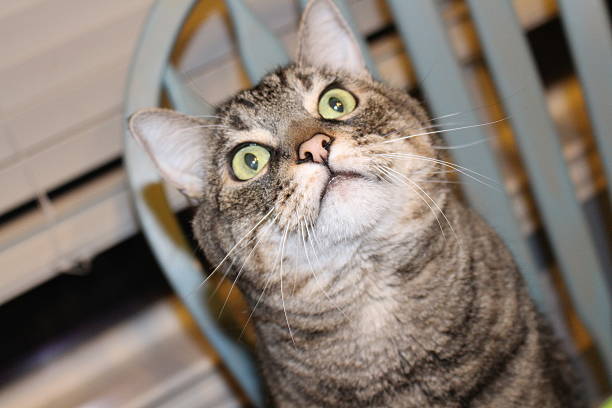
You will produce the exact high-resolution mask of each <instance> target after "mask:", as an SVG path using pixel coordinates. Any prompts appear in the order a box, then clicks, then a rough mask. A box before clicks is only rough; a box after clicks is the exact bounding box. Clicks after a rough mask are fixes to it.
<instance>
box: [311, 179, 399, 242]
mask: <svg viewBox="0 0 612 408" xmlns="http://www.w3.org/2000/svg"><path fill="white" fill-rule="evenodd" d="M388 203H389V197H388V190H385V189H384V188H383V186H382V185H381V183H379V182H375V181H372V180H368V179H366V178H364V177H362V176H360V175H358V174H354V173H338V174H336V175H334V176H332V178H331V179H330V180H329V182H328V184H327V186H326V188H325V191H324V194H323V195H322V200H321V207H320V212H319V218H318V222H317V229H318V230H319V232H320V234H321V235H322V236H323V237H326V238H328V239H329V240H332V241H338V240H347V239H354V238H356V237H358V236H361V235H363V234H364V233H366V232H367V231H369V230H371V229H372V228H373V227H374V226H375V225H376V224H377V223H378V221H379V220H380V218H381V217H383V216H384V214H385V212H386V211H388V210H389V208H388Z"/></svg>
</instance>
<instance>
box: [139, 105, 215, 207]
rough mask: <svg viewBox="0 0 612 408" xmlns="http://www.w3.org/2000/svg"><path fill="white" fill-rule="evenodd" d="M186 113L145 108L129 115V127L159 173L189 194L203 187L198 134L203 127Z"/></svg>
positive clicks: (202, 152) (200, 135)
mask: <svg viewBox="0 0 612 408" xmlns="http://www.w3.org/2000/svg"><path fill="white" fill-rule="evenodd" d="M199 123H200V122H199V121H198V120H197V119H195V118H192V117H190V116H187V115H183V114H181V113H178V112H174V111H170V110H167V109H145V110H142V111H139V112H137V113H136V114H134V115H133V116H132V117H131V119H130V130H131V132H132V134H133V135H134V136H135V137H136V139H138V141H139V142H140V144H141V145H142V146H143V147H144V149H145V151H146V152H147V154H148V155H149V156H150V157H151V159H152V161H153V163H154V164H155V165H156V167H157V168H158V170H159V172H160V174H161V175H162V177H164V179H165V180H167V181H168V182H169V183H171V184H172V185H174V186H175V187H176V188H177V189H179V190H181V191H183V192H184V193H185V194H187V195H189V196H190V197H194V198H198V197H201V195H202V192H203V189H204V171H203V168H202V161H203V157H202V155H203V154H204V149H203V148H202V137H203V133H204V132H205V129H203V128H202V126H199V125H198V124H199Z"/></svg>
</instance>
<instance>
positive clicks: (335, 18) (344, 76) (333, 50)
mask: <svg viewBox="0 0 612 408" xmlns="http://www.w3.org/2000/svg"><path fill="white" fill-rule="evenodd" d="M129 126H130V130H131V132H132V134H133V135H134V136H135V137H136V139H137V140H138V141H139V142H140V144H142V146H144V148H145V149H146V150H147V152H148V153H149V154H150V156H151V157H152V159H153V161H154V162H155V164H156V165H157V166H158V168H159V170H160V172H161V174H162V175H163V176H164V177H165V178H166V179H167V180H168V181H169V182H171V183H173V184H174V185H176V186H177V187H178V188H179V189H180V190H181V191H183V192H184V193H185V194H186V195H188V196H190V197H192V198H194V199H196V200H197V201H198V203H199V204H198V210H197V214H196V216H195V219H194V221H193V228H194V231H195V234H196V237H197V239H198V241H199V243H200V245H201V247H202V249H203V251H204V253H205V256H206V257H207V259H208V260H209V261H210V263H211V264H213V265H215V264H220V265H222V266H224V267H227V266H230V265H231V268H230V270H229V274H228V276H229V278H230V279H232V280H233V281H234V282H235V283H236V284H237V285H238V286H239V287H240V289H241V290H242V292H243V293H244V295H245V297H246V299H247V301H248V302H249V305H250V307H251V311H252V316H251V317H252V322H253V324H254V328H255V331H256V334H257V352H258V356H259V359H260V361H261V368H262V371H263V375H264V378H265V381H266V384H267V386H268V388H269V392H270V395H271V398H272V401H273V404H274V405H275V406H278V407H351V408H354V407H468V406H470V407H537V408H544V407H576V406H581V403H580V402H579V401H578V398H577V397H576V392H575V390H574V383H575V381H574V380H573V377H572V374H571V372H570V369H569V366H568V364H567V362H566V358H565V356H564V354H563V353H562V352H560V350H559V349H558V348H557V346H556V342H555V341H554V339H553V337H552V336H551V334H550V332H549V330H548V329H547V326H546V325H544V324H543V322H542V321H541V319H540V317H539V315H538V313H537V312H536V310H535V307H534V305H533V303H532V301H531V300H530V298H529V296H528V294H527V291H526V289H525V285H524V283H523V281H522V279H521V275H520V274H519V272H518V270H517V267H516V265H515V263H514V262H513V260H512V258H511V255H510V253H509V251H508V250H507V249H506V248H505V246H504V244H503V243H502V242H501V240H500V239H499V237H498V236H497V235H496V234H495V232H493V231H492V230H491V228H490V227H488V226H487V225H486V224H485V223H484V222H483V221H482V220H481V218H480V217H479V216H478V215H477V214H475V213H474V212H473V211H472V210H470V209H469V208H466V207H465V206H464V205H463V204H462V203H461V202H460V201H459V200H458V199H457V197H455V196H454V194H453V192H452V191H451V190H450V189H449V188H448V184H446V173H447V172H448V171H454V170H459V171H462V170H461V168H459V167H456V166H454V165H452V164H449V163H448V162H445V161H443V157H441V154H440V150H438V149H436V146H438V145H441V144H443V142H442V141H441V140H440V138H439V137H438V134H437V133H431V125H430V121H429V119H428V117H427V116H426V113H425V111H424V110H423V109H422V108H421V107H420V105H419V104H418V103H417V102H416V101H414V100H413V99H411V98H410V97H409V96H408V95H407V94H406V93H405V92H403V91H401V90H398V89H393V88H391V87H389V86H387V85H385V84H382V83H380V82H377V81H375V80H374V79H373V78H372V76H371V75H370V74H369V73H368V72H367V70H366V68H365V64H364V59H363V56H362V55H361V52H360V50H359V47H358V45H357V44H356V42H355V40H354V38H353V36H352V34H351V31H350V30H349V28H348V26H347V24H346V22H345V21H344V20H343V19H342V17H341V15H340V13H339V12H338V10H337V8H336V7H335V5H334V4H333V2H332V1H331V0H314V1H311V2H310V3H309V5H308V7H307V8H306V10H305V11H304V15H303V17H302V22H301V25H300V31H299V50H298V59H297V63H295V64H292V65H289V66H287V67H284V68H280V69H278V70H277V71H275V72H273V73H270V74H268V75H267V76H265V77H264V78H263V79H262V80H261V82H260V83H259V84H257V85H256V86H255V87H253V88H252V89H248V90H244V91H241V92H239V93H237V94H236V95H235V96H234V97H232V98H231V99H230V100H228V101H227V102H226V103H224V104H222V105H221V106H220V107H219V108H218V110H217V114H216V117H215V118H212V120H211V119H210V118H198V117H191V116H186V115H183V114H181V113H177V112H174V111H170V110H164V109H145V110H142V111H139V112H137V113H136V114H135V115H133V116H132V118H131V120H130V124H129Z"/></svg>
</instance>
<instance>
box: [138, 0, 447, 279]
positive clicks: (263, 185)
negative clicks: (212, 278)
mask: <svg viewBox="0 0 612 408" xmlns="http://www.w3.org/2000/svg"><path fill="white" fill-rule="evenodd" d="M216 115H217V118H215V119H214V120H204V119H201V118H197V117H190V116H186V115H183V114H181V113H177V112H173V111H170V110H164V109H147V110H143V111H140V112H138V113H136V114H135V115H133V116H132V118H131V120H130V130H131V132H132V134H133V135H134V136H135V137H136V138H137V139H138V141H139V142H140V143H141V144H142V145H143V146H144V148H145V149H146V150H147V152H148V153H149V154H150V156H151V157H152V159H153V161H154V162H155V163H156V165H157V166H158V168H159V170H160V172H161V174H162V175H163V176H164V177H165V178H166V179H167V180H168V181H170V182H171V183H172V184H174V185H175V186H177V187H178V188H179V189H180V190H182V191H183V192H184V193H185V194H187V195H189V196H190V197H192V198H195V199H197V200H198V201H199V203H200V204H199V206H200V207H199V210H198V213H197V215H196V218H195V222H194V228H195V233H196V236H197V237H198V239H199V241H200V243H201V245H202V246H203V248H204V250H205V253H206V255H207V256H208V257H209V258H210V259H209V260H210V261H211V262H212V263H216V262H219V261H220V260H221V259H222V258H223V257H225V256H226V255H227V254H228V253H229V257H228V262H230V261H231V262H232V264H233V265H235V266H234V269H237V270H241V266H243V265H244V272H243V273H244V275H245V277H246V278H247V280H248V279H250V280H251V281H259V283H261V282H263V280H261V279H265V278H268V275H269V274H271V273H278V267H279V264H281V263H282V262H283V261H284V263H285V266H284V268H286V270H287V271H289V270H293V271H294V273H295V276H298V275H301V276H303V277H304V279H307V277H308V278H309V277H311V274H310V266H308V265H309V264H310V265H312V264H313V263H320V264H321V265H319V266H321V267H325V268H327V267H329V268H332V267H331V266H329V265H328V264H330V263H331V264H334V262H337V263H342V262H344V261H346V259H344V256H345V255H346V254H351V253H352V251H353V250H355V248H356V247H358V246H359V245H360V243H367V242H368V241H380V240H381V239H384V238H385V237H388V235H389V234H394V233H395V229H398V228H400V229H401V230H402V232H401V233H402V234H404V233H410V226H411V225H412V224H411V222H413V221H414V220H416V219H420V220H421V221H422V220H423V219H425V218H428V216H427V214H429V215H431V214H430V213H429V208H428V204H427V203H426V200H427V199H426V198H425V196H424V194H425V195H426V194H427V193H425V191H424V190H422V191H419V190H420V187H419V186H418V183H417V182H415V181H414V180H418V179H422V178H425V177H428V175H429V176H431V174H429V173H430V172H431V169H432V168H433V167H434V164H433V163H432V162H431V160H426V159H417V158H416V157H417V156H421V157H424V158H435V157H436V152H435V149H434V146H433V145H434V144H435V142H434V137H435V136H432V135H426V134H424V133H427V131H426V130H424V129H426V128H427V126H428V121H427V118H426V116H425V114H424V112H423V110H422V109H421V108H420V107H419V105H418V104H417V103H416V102H415V101H414V100H412V99H411V98H410V97H409V96H408V95H407V94H406V93H405V92H404V91H401V90H397V89H393V88H391V87H388V86H386V85H384V84H382V83H380V82H377V81H375V80H374V79H373V78H372V76H371V75H370V74H369V73H368V72H367V70H366V68H365V64H364V59H363V57H362V54H361V51H360V49H359V46H358V45H357V43H356V41H355V39H354V38H353V35H352V33H351V31H350V30H349V28H348V26H347V24H346V23H345V22H344V20H343V19H342V17H341V15H340V13H339V12H338V10H337V8H336V7H335V6H334V5H333V2H331V1H329V0H315V1H313V2H311V3H310V4H309V6H308V7H307V9H306V10H305V12H304V16H303V18H302V22H301V26H300V35H299V51H298V59H297V62H296V63H295V64H293V65H290V66H288V67H284V68H281V69H278V70H277V71H275V72H273V73H271V74H269V75H267V76H266V77H264V78H263V79H262V80H261V82H260V83H259V84H257V85H256V86H255V87H254V88H252V89H248V90H244V91H241V92H239V93H238V94H236V95H235V96H234V97H232V98H231V99H230V100H229V101H227V102H226V103H224V104H223V105H221V106H220V107H219V108H218V111H217V113H216ZM415 134H417V135H418V134H421V135H420V136H418V137H412V138H407V139H403V140H396V139H399V138H401V137H404V136H408V135H415ZM410 155H414V160H407V158H409V157H410ZM417 175H418V177H416V176H417ZM431 177H436V176H431ZM424 214H425V215H424ZM415 225H416V224H415ZM398 233H399V232H398ZM236 245H237V246H236ZM233 248H235V249H233ZM347 256H348V255H347ZM326 262H327V263H326ZM323 264H325V266H323ZM281 267H282V265H281ZM332 269H333V268H332ZM275 271H276V272H275ZM283 273H284V272H283ZM279 276H280V275H279ZM272 279H276V278H272Z"/></svg>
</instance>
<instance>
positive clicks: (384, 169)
mask: <svg viewBox="0 0 612 408" xmlns="http://www.w3.org/2000/svg"><path fill="white" fill-rule="evenodd" d="M380 170H381V171H384V172H385V173H387V174H388V175H389V177H392V178H393V179H395V180H396V181H399V183H400V184H402V185H405V186H408V187H409V188H410V189H411V190H412V191H413V192H414V193H415V194H416V195H417V196H418V197H419V198H420V199H421V200H423V202H424V203H425V205H427V207H429V210H430V211H431V213H432V214H433V216H434V217H435V218H436V222H437V223H438V226H439V227H440V232H441V233H442V236H443V237H444V239H446V234H445V233H444V227H443V226H442V223H441V222H440V219H439V218H438V215H437V214H436V212H435V211H434V209H433V207H432V206H431V205H429V203H428V202H427V200H425V199H424V198H423V197H422V196H421V194H419V192H418V191H416V190H415V189H414V187H412V186H411V185H410V184H408V183H406V182H404V181H402V179H400V178H399V177H397V176H395V175H393V174H391V173H390V170H393V169H391V168H390V167H388V166H382V167H380ZM395 173H397V174H400V175H401V173H399V172H397V171H395ZM426 195H427V194H426ZM427 197H429V196H427ZM429 199H430V200H431V197H429Z"/></svg>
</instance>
